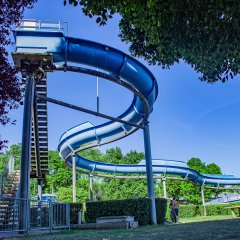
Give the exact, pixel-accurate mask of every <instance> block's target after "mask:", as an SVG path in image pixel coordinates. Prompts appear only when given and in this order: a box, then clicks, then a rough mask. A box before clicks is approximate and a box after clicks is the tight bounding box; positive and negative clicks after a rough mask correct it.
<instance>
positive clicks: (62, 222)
mask: <svg viewBox="0 0 240 240" xmlns="http://www.w3.org/2000/svg"><path fill="white" fill-rule="evenodd" d="M56 228H70V206H69V204H68V203H58V202H47V201H31V204H30V230H37V229H49V230H50V231H51V230H52V229H56Z"/></svg>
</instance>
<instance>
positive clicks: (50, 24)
mask: <svg viewBox="0 0 240 240" xmlns="http://www.w3.org/2000/svg"><path fill="white" fill-rule="evenodd" d="M16 25H17V27H16V30H29V31H49V32H52V31H54V32H63V33H65V34H66V35H67V34H68V24H67V22H62V21H57V20H34V19H24V20H20V21H19V22H18V23H17V24H16Z"/></svg>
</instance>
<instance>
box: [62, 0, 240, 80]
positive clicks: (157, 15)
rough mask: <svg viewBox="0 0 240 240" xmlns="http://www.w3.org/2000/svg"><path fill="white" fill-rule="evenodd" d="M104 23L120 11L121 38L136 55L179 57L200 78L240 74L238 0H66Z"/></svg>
mask: <svg viewBox="0 0 240 240" xmlns="http://www.w3.org/2000/svg"><path fill="white" fill-rule="evenodd" d="M67 2H68V3H69V4H73V5H74V6H77V5H78V4H80V5H81V9H82V11H83V13H84V14H85V15H87V16H89V17H90V18H92V17H96V18H95V20H96V22H97V23H98V24H99V25H104V24H106V22H107V21H108V19H110V18H112V16H113V15H114V14H115V13H118V14H119V15H120V16H121V20H120V23H119V26H120V37H121V38H122V40H123V41H125V42H127V43H130V51H131V53H132V54H133V55H134V56H139V57H144V58H145V60H147V61H148V62H149V63H150V64H158V65H161V66H162V67H163V68H169V67H170V66H171V65H173V64H174V63H178V62H179V60H180V59H183V60H184V62H186V63H188V64H189V65H191V66H192V67H193V68H194V69H195V70H196V71H197V72H199V73H201V77H200V79H201V80H203V81H208V82H210V83H213V82H215V81H222V82H225V81H227V80H228V79H229V78H233V77H234V76H236V75H237V74H238V73H239V65H240V55H239V49H240V44H239V39H240V18H239V15H240V1H238V0H233V1H225V0H207V1H197V0H187V1H180V0H176V1H163V0H144V1H133V0H125V1H117V0H99V1H84V0H68V1H67V0H64V4H65V5H66V4H67Z"/></svg>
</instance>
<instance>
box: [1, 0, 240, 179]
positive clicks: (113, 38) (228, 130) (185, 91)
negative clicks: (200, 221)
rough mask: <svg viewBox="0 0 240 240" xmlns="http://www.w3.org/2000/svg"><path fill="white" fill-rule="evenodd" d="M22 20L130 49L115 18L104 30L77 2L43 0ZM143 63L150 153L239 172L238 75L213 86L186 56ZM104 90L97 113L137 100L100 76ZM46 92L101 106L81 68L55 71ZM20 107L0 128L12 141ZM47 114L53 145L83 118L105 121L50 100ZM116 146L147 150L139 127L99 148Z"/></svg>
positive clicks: (114, 112) (19, 130)
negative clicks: (151, 86)
mask: <svg viewBox="0 0 240 240" xmlns="http://www.w3.org/2000/svg"><path fill="white" fill-rule="evenodd" d="M24 18H25V19H37V20H59V21H66V22H68V35H69V36H72V37H79V38H83V39H88V40H92V41H95V42H99V43H103V44H106V45H109V46H112V47H115V48H117V49H119V50H121V51H123V52H125V53H128V54H129V51H128V47H129V45H127V44H126V43H123V42H122V41H121V39H120V38H119V37H118V34H119V27H118V22H119V19H120V17H119V16H118V15H115V16H114V17H113V19H112V20H110V21H109V22H108V23H107V25H106V26H104V27H99V26H98V25H97V24H96V23H95V20H94V19H90V18H88V17H86V16H84V15H83V13H82V11H81V9H80V7H73V6H66V7H64V6H63V1H61V0H51V1H48V0H39V1H38V3H37V4H35V6H34V8H33V9H28V10H26V11H25V15H24ZM138 60H139V61H140V62H142V63H143V64H144V65H145V66H147V67H148V68H149V69H150V70H151V71H152V73H153V74H154V76H155V77H156V79H157V82H158V88H159V95H158V99H157V100H156V102H155V104H154V109H153V112H152V114H151V116H150V135H151V147H152V157H153V158H162V159H174V160H181V161H185V162H186V161H188V160H189V159H190V158H192V157H197V158H200V159H201V160H202V161H203V162H205V163H206V164H210V163H213V162H214V163H216V164H217V165H219V166H220V167H221V169H222V171H223V173H225V174H234V175H236V176H239V177H240V147H239V146H240V135H239V133H240V124H239V123H240V94H239V92H240V78H239V77H236V78H234V79H233V80H229V81H228V82H226V83H224V84H223V83H215V84H208V83H206V82H201V81H200V80H198V77H199V75H198V74H197V73H196V72H195V71H194V70H193V69H192V68H191V67H190V66H189V65H187V64H185V63H184V62H183V61H181V62H180V63H179V64H175V65H174V66H172V67H171V69H170V70H166V69H164V70H163V69H161V67H159V66H149V65H148V63H147V62H146V61H144V60H143V59H138ZM99 94H100V112H102V113H105V114H108V115H111V116H115V117H116V116H118V115H120V114H121V113H123V111H125V110H126V109H127V107H128V106H129V105H130V103H131V101H132V94H131V93H129V92H128V91H126V90H125V89H123V88H121V87H120V86H116V84H113V83H110V82H108V81H106V80H103V79H100V80H99ZM48 96H49V97H52V98H56V99H59V100H62V101H65V102H69V103H72V104H76V105H79V106H81V107H85V108H89V109H91V110H96V78H95V77H91V76H85V75H81V74H78V73H60V72H57V73H50V74H49V75H48ZM22 110H23V109H22V108H20V109H18V110H14V111H11V112H10V117H12V118H13V119H16V120H17V124H16V125H7V126H5V127H2V126H1V127H0V132H1V135H2V137H3V138H5V139H8V140H9V145H11V144H15V143H19V142H21V135H22ZM48 118H49V149H52V150H54V149H56V148H57V145H58V141H59V138H60V136H61V135H62V133H63V132H65V131H66V130H68V129H69V128H71V127H73V126H75V125H78V124H80V123H83V122H86V121H90V122H91V123H93V124H95V125H98V124H99V123H103V122H105V121H106V120H104V119H99V118H97V117H95V116H91V115H88V114H85V113H81V112H76V111H74V110H70V109H67V108H64V107H60V106H57V105H53V104H49V105H48ZM116 146H119V147H120V148H121V149H122V150H123V153H127V152H128V151H130V150H137V151H139V152H140V151H144V145H143V132H142V130H139V131H137V132H136V133H134V134H132V135H131V136H129V137H127V138H124V139H122V140H120V141H117V142H114V143H111V144H108V145H106V146H101V147H99V150H101V151H103V152H104V151H105V150H106V149H108V148H110V147H116Z"/></svg>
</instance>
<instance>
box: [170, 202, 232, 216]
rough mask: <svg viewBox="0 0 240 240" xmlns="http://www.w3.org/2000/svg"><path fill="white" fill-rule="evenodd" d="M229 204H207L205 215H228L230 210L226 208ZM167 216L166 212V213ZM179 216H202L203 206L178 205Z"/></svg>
mask: <svg viewBox="0 0 240 240" xmlns="http://www.w3.org/2000/svg"><path fill="white" fill-rule="evenodd" d="M229 206H231V205H229V204H216V205H207V206H206V212H207V216H219V215H230V214H231V211H230V210H229V209H226V207H229ZM167 216H168V214H167ZM179 216H180V218H191V217H196V216H204V211H203V206H198V205H197V206H196V205H180V206H179Z"/></svg>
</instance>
